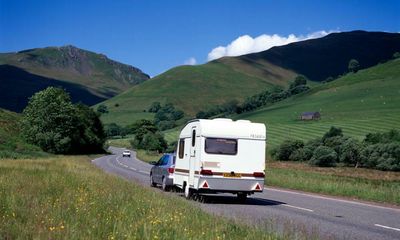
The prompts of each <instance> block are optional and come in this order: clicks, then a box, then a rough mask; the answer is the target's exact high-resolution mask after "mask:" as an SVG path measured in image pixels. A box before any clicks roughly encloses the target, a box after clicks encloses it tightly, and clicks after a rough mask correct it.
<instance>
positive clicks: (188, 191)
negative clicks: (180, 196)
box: [185, 184, 193, 199]
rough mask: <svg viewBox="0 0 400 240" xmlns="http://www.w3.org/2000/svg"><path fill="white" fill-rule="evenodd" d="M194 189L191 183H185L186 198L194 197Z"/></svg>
mask: <svg viewBox="0 0 400 240" xmlns="http://www.w3.org/2000/svg"><path fill="white" fill-rule="evenodd" d="M192 195H193V190H192V189H190V187H189V184H185V198H186V199H190V198H192Z"/></svg>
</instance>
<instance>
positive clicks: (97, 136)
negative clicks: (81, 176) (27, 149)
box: [21, 87, 105, 153]
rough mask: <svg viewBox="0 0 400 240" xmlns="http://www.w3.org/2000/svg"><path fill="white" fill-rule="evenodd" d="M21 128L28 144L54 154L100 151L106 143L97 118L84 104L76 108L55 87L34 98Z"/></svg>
mask: <svg viewBox="0 0 400 240" xmlns="http://www.w3.org/2000/svg"><path fill="white" fill-rule="evenodd" d="M21 127H22V134H23V136H24V137H25V138H26V139H27V141H28V142H30V143H32V144H35V145H38V146H39V147H40V148H41V149H43V150H44V151H46V152H51V153H87V152H99V151H101V150H102V146H103V144H104V141H105V136H104V130H103V125H102V124H101V122H100V120H99V118H98V115H97V114H96V113H95V112H93V110H92V109H90V108H89V107H87V106H85V105H83V104H78V105H73V104H72V102H71V99H70V96H69V95H68V94H67V93H66V92H65V91H64V90H63V89H60V88H55V87H48V88H46V89H45V90H43V91H40V92H38V93H36V94H34V95H33V96H32V97H31V99H30V100H29V103H28V106H27V107H26V108H25V109H24V111H23V117H22V122H21Z"/></svg>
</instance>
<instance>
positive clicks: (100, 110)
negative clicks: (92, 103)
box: [97, 104, 108, 114]
mask: <svg viewBox="0 0 400 240" xmlns="http://www.w3.org/2000/svg"><path fill="white" fill-rule="evenodd" d="M97 112H98V113H100V114H103V113H108V108H107V106H106V105H104V104H100V105H99V106H98V107H97Z"/></svg>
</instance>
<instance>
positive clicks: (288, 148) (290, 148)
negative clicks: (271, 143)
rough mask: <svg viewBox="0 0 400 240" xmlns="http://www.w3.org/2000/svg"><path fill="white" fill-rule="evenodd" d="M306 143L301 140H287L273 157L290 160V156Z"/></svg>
mask: <svg viewBox="0 0 400 240" xmlns="http://www.w3.org/2000/svg"><path fill="white" fill-rule="evenodd" d="M303 146H304V143H303V142H302V141H300V140H285V141H283V143H282V144H281V145H279V146H278V147H277V148H276V149H275V150H274V151H272V152H271V154H272V156H273V157H274V158H275V159H277V160H283V161H285V160H289V159H290V155H291V154H292V153H293V152H294V151H296V150H297V149H299V148H302V147H303Z"/></svg>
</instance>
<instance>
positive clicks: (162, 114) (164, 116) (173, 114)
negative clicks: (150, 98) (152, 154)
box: [148, 102, 185, 131]
mask: <svg viewBox="0 0 400 240" xmlns="http://www.w3.org/2000/svg"><path fill="white" fill-rule="evenodd" d="M148 111H149V112H152V113H155V115H154V123H155V124H156V125H157V127H158V128H159V129H160V130H161V131H164V130H167V129H171V128H174V127H176V126H177V124H176V121H177V120H179V119H181V118H183V117H184V115H185V114H184V112H183V111H181V110H178V109H176V108H175V106H174V105H173V104H172V103H167V104H165V105H164V106H162V105H161V104H160V102H153V103H152V104H151V106H150V108H149V109H148Z"/></svg>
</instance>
